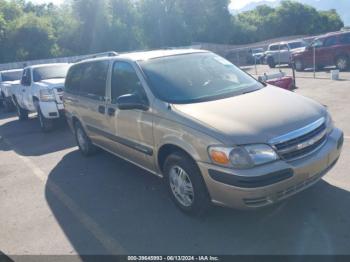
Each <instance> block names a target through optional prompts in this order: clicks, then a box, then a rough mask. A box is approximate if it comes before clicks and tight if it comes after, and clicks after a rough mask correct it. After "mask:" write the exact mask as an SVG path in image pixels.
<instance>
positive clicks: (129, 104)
mask: <svg viewBox="0 0 350 262" xmlns="http://www.w3.org/2000/svg"><path fill="white" fill-rule="evenodd" d="M117 105H118V108H119V109H120V110H133V109H139V110H142V111H147V110H148V109H149V106H148V105H147V104H146V103H145V102H144V101H143V100H142V99H141V98H140V97H139V96H137V95H134V94H128V95H123V96H120V97H118V99H117Z"/></svg>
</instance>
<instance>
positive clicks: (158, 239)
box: [0, 66, 350, 256]
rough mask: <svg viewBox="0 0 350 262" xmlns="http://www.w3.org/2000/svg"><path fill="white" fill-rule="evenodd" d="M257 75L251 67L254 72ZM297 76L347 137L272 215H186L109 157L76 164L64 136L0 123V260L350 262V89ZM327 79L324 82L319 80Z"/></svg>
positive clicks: (11, 121)
mask: <svg viewBox="0 0 350 262" xmlns="http://www.w3.org/2000/svg"><path fill="white" fill-rule="evenodd" d="M260 70H261V71H264V70H265V67H263V66H261V67H259V71H260ZM302 74H305V76H304V77H301V76H300V77H298V79H297V85H298V87H299V89H298V90H297V91H296V92H297V93H300V94H302V95H305V96H308V97H311V98H313V99H315V100H317V101H319V102H321V103H322V104H325V105H327V106H328V107H329V110H330V111H331V113H332V115H333V117H334V120H335V122H336V125H337V126H338V127H340V128H341V129H343V130H344V132H345V136H346V139H345V146H344V152H343V155H342V158H341V160H340V161H339V163H338V164H337V166H336V167H335V168H334V169H333V170H332V171H331V172H330V173H329V174H328V175H327V176H326V177H325V179H324V180H323V181H321V182H320V183H318V184H317V185H315V186H314V187H312V188H311V189H309V190H307V191H305V192H303V193H301V194H299V195H297V196H295V197H293V198H291V199H289V200H288V201H286V202H283V203H281V204H279V205H277V206H274V207H271V208H267V209H263V210H259V211H253V212H242V211H236V210H228V209H223V208H214V209H213V210H212V212H211V213H210V214H209V215H208V216H207V217H206V218H203V219H196V218H191V217H188V216H185V215H184V214H182V213H181V212H179V211H178V210H177V209H176V208H175V207H174V205H173V204H172V203H171V201H170V199H169V197H168V194H167V192H166V190H165V188H164V187H163V185H162V181H161V180H160V179H158V178H156V177H153V176H151V175H150V174H148V173H147V172H145V171H143V170H141V169H139V168H137V167H135V166H133V165H131V164H129V163H127V162H125V161H123V160H121V159H118V158H116V157H114V156H112V155H110V154H108V153H103V152H102V153H100V154H98V155H97V156H94V157H91V158H84V157H82V156H81V155H80V153H79V152H78V151H77V148H76V146H75V142H74V138H73V136H72V135H71V133H70V131H69V130H68V127H67V126H66V125H65V124H64V123H61V124H60V126H59V127H58V130H57V131H55V132H53V133H50V134H43V133H41V131H40V129H39V124H38V123H37V121H38V120H37V119H36V118H35V117H33V118H31V119H30V120H29V121H27V122H19V121H18V120H17V118H16V117H14V116H13V115H10V114H4V113H1V114H0V136H1V137H2V138H0V207H1V212H0V251H2V252H3V253H5V254H7V255H10V256H11V255H19V254H153V255H154V254H203V253H205V254H350V220H349V217H350V208H349V203H350V175H349V170H350V73H344V74H342V75H341V78H343V79H348V80H349V81H346V80H343V81H331V80H328V79H329V77H328V76H327V74H328V73H319V74H320V75H322V76H324V77H320V79H316V80H314V79H312V77H311V76H310V74H311V73H302ZM326 78H327V79H326Z"/></svg>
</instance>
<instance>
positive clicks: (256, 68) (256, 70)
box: [254, 56, 258, 75]
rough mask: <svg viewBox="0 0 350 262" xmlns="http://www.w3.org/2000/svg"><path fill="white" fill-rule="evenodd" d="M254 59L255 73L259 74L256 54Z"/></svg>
mask: <svg viewBox="0 0 350 262" xmlns="http://www.w3.org/2000/svg"><path fill="white" fill-rule="evenodd" d="M254 61H255V75H258V67H257V65H256V56H254Z"/></svg>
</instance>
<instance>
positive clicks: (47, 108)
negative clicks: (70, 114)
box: [39, 102, 64, 119]
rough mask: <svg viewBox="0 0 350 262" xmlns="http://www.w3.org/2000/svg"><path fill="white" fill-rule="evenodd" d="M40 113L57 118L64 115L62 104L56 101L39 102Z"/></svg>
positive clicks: (50, 117)
mask: <svg viewBox="0 0 350 262" xmlns="http://www.w3.org/2000/svg"><path fill="white" fill-rule="evenodd" d="M39 106H40V110H41V113H42V114H43V115H44V117H45V118H47V119H57V118H60V117H62V116H64V106H63V104H59V103H57V102H39Z"/></svg>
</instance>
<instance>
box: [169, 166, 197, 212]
mask: <svg viewBox="0 0 350 262" xmlns="http://www.w3.org/2000/svg"><path fill="white" fill-rule="evenodd" d="M169 183H170V188H171V191H172V193H173V195H174V196H175V198H176V200H177V201H178V202H179V203H180V204H181V205H183V206H184V207H190V206H192V205H193V202H194V189H193V184H192V182H191V179H190V177H189V175H188V174H187V173H186V171H185V170H184V169H182V168H181V167H180V166H173V167H172V168H171V169H170V171H169Z"/></svg>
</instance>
